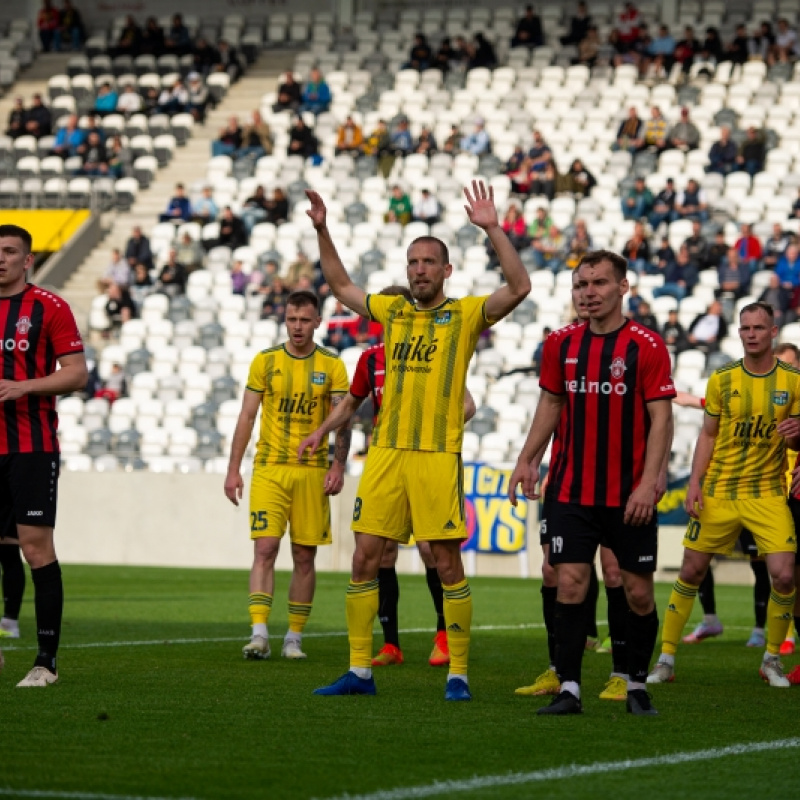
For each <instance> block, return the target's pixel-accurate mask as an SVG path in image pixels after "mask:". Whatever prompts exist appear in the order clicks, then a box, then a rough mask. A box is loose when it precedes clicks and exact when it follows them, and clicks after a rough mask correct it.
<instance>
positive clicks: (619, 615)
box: [606, 586, 628, 675]
mask: <svg viewBox="0 0 800 800" xmlns="http://www.w3.org/2000/svg"><path fill="white" fill-rule="evenodd" d="M606 599H607V600H608V638H609V639H611V663H612V670H613V671H614V672H617V673H619V674H620V675H627V674H628V598H627V597H625V587H624V586H606Z"/></svg>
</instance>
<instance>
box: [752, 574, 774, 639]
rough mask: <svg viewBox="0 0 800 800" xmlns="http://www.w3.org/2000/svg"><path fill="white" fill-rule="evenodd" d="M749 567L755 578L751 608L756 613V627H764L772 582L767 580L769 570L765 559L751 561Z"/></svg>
mask: <svg viewBox="0 0 800 800" xmlns="http://www.w3.org/2000/svg"><path fill="white" fill-rule="evenodd" d="M750 569H751V570H753V575H755V578H756V584H755V586H754V587H753V610H754V611H755V615H756V628H764V627H766V624H767V603H768V602H769V593H770V590H771V589H772V584H771V583H770V580H769V570H768V569H767V562H766V561H751V562H750Z"/></svg>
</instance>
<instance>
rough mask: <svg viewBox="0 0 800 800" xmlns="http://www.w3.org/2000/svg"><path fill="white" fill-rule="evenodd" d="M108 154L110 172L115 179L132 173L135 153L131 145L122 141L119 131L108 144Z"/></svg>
mask: <svg viewBox="0 0 800 800" xmlns="http://www.w3.org/2000/svg"><path fill="white" fill-rule="evenodd" d="M106 155H107V156H108V173H109V175H111V176H113V177H114V179H119V178H125V177H127V176H129V175H130V174H131V169H132V164H133V155H132V153H131V149H130V147H128V146H127V145H126V144H125V143H124V142H123V141H122V137H121V136H120V135H119V134H118V133H115V134H114V135H113V136H112V137H111V141H110V142H109V143H108V144H107V145H106Z"/></svg>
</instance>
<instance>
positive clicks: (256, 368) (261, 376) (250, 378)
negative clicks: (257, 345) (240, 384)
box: [247, 353, 267, 394]
mask: <svg viewBox="0 0 800 800" xmlns="http://www.w3.org/2000/svg"><path fill="white" fill-rule="evenodd" d="M266 377H267V376H266V373H265V370H264V354H263V353H259V354H258V355H257V356H256V357H255V358H254V359H253V361H252V362H251V363H250V372H249V374H248V375H247V388H248V390H249V391H251V392H256V393H258V394H264V390H265V389H266V388H267V383H266Z"/></svg>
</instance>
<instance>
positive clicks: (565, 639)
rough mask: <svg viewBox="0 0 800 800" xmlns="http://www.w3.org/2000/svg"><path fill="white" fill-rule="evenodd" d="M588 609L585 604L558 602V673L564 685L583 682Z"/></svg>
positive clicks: (556, 614)
mask: <svg viewBox="0 0 800 800" xmlns="http://www.w3.org/2000/svg"><path fill="white" fill-rule="evenodd" d="M585 619H586V609H585V608H584V606H583V603H560V602H559V601H558V600H556V613H555V622H556V672H557V673H558V677H559V680H560V681H561V682H562V683H565V682H566V681H574V682H575V683H578V684H580V682H581V663H582V661H583V651H584V649H585V647H586V626H585V624H584V620H585Z"/></svg>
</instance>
